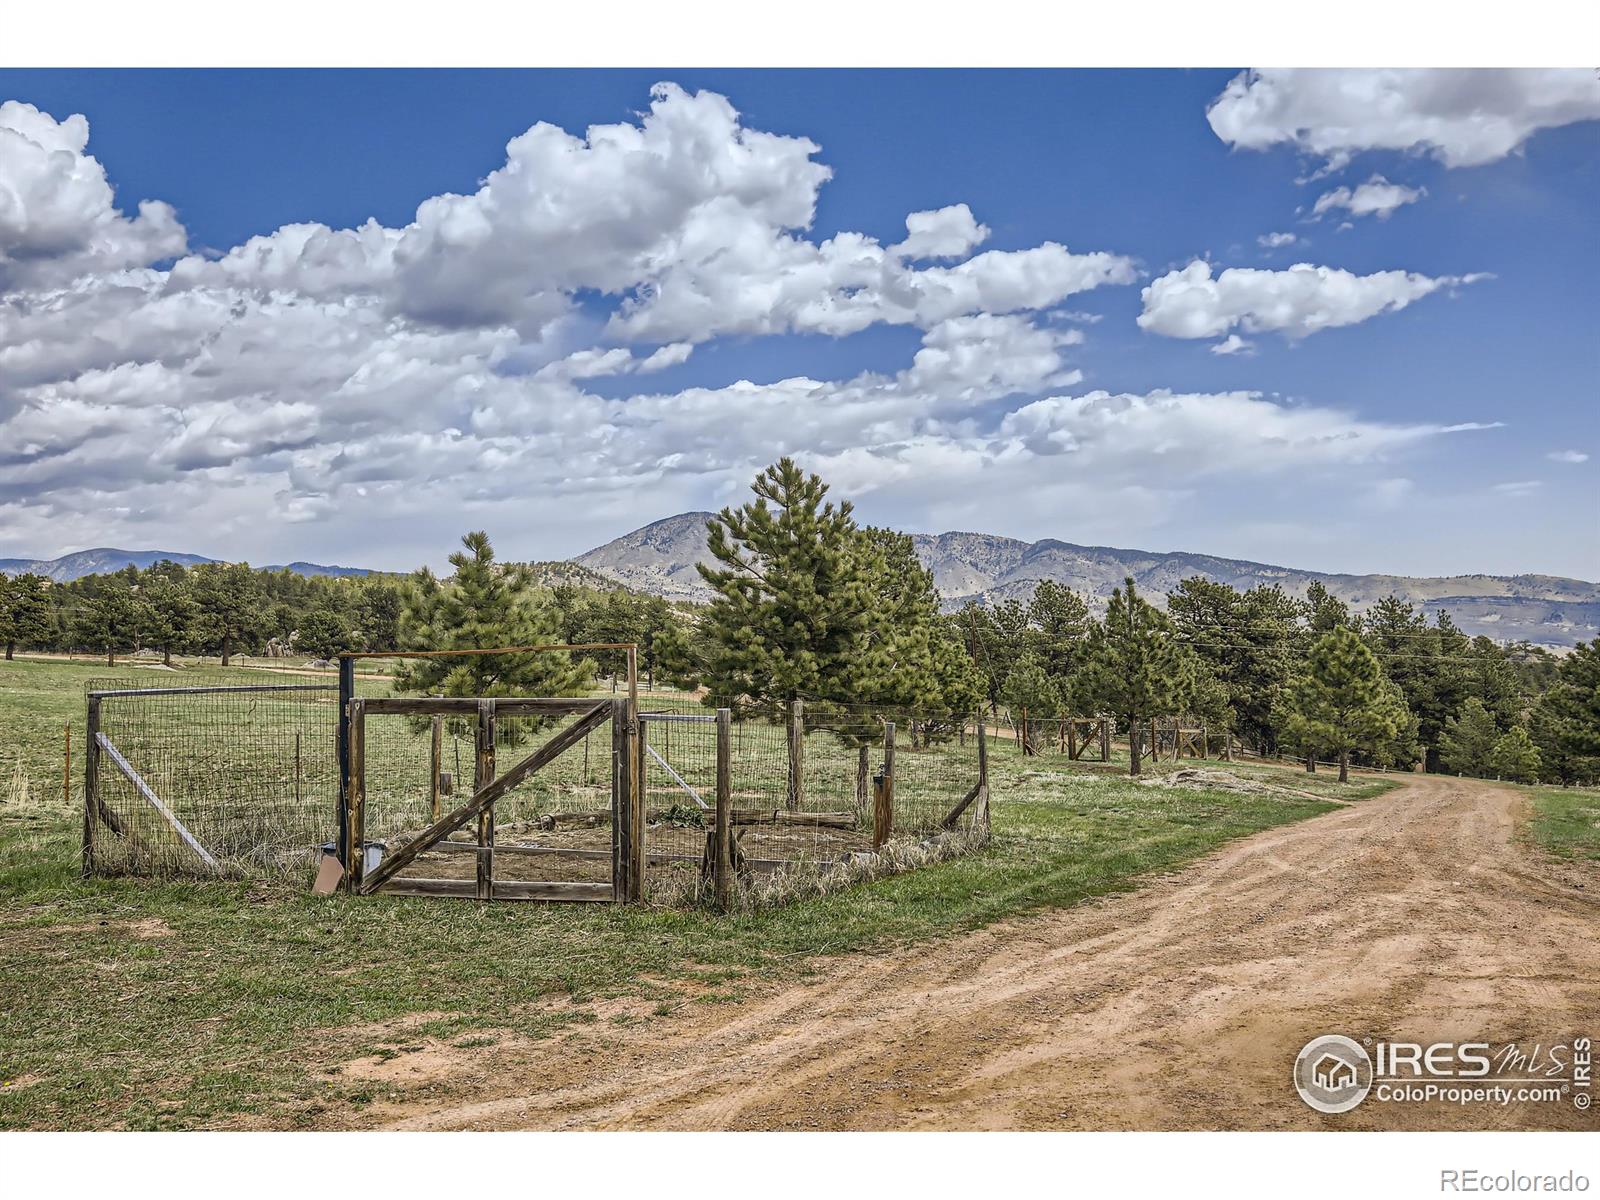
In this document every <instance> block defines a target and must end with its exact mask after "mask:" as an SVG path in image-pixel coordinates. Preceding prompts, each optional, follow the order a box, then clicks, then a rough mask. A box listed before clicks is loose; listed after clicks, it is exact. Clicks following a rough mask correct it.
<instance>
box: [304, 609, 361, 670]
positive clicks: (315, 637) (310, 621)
mask: <svg viewBox="0 0 1600 1200" xmlns="http://www.w3.org/2000/svg"><path fill="white" fill-rule="evenodd" d="M354 641H355V637H354V633H353V632H352V630H351V628H350V618H349V617H348V616H347V615H346V614H345V612H344V610H343V609H341V608H340V607H339V606H338V605H337V604H334V603H332V602H331V600H329V599H324V600H323V601H322V602H321V603H319V604H317V605H315V606H314V607H313V608H311V609H310V611H308V612H306V613H305V614H304V615H303V616H302V617H301V618H300V619H299V620H298V621H297V622H296V623H295V628H294V648H295V651H296V652H297V653H304V654H309V655H311V657H312V658H332V657H333V656H334V655H336V654H338V653H339V652H340V651H343V650H350V649H352V648H353V643H354Z"/></svg>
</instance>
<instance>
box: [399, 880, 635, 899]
mask: <svg viewBox="0 0 1600 1200" xmlns="http://www.w3.org/2000/svg"><path fill="white" fill-rule="evenodd" d="M377 894H379V895H383V896H453V897H456V898H457V899H463V900H474V899H476V898H477V895H478V885H477V881H476V880H472V879H391V880H390V881H389V882H387V883H385V884H384V885H383V887H382V889H381V890H380V891H379V892H378V893H377ZM492 898H493V899H495V900H566V901H588V902H591V903H592V902H595V901H600V902H609V901H610V899H611V885H610V884H609V883H561V882H543V881H531V882H527V883H518V882H509V881H497V882H496V883H495V885H494V896H493V897H492Z"/></svg>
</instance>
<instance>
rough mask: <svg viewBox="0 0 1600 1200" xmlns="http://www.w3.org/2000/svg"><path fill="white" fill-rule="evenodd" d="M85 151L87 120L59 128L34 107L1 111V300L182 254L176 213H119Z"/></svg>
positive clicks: (154, 209)
mask: <svg viewBox="0 0 1600 1200" xmlns="http://www.w3.org/2000/svg"><path fill="white" fill-rule="evenodd" d="M88 144H89V122H88V121H87V120H85V119H84V118H83V117H82V116H71V117H68V118H67V119H66V120H65V121H57V120H56V119H55V118H53V117H52V116H50V115H49V114H48V113H43V112H40V111H39V110H38V109H37V108H35V107H34V106H33V105H31V104H24V103H22V102H20V101H16V100H7V101H6V102H5V103H4V104H0V294H4V293H5V292H9V291H13V290H17V289H20V288H22V287H25V286H26V287H37V286H49V285H60V284H68V283H71V282H72V281H73V280H74V279H77V278H79V277H80V276H82V275H84V274H87V273H89V272H92V271H94V272H102V273H103V272H110V271H117V270H122V269H125V268H129V267H143V266H147V265H149V264H150V263H153V262H156V261H157V260H159V259H163V258H171V257H173V256H174V255H177V254H181V253H183V251H184V248H185V245H186V235H185V233H184V229H183V226H182V225H181V224H180V223H179V222H178V218H177V214H175V213H174V212H173V210H172V207H171V206H170V205H167V204H163V203H161V202H159V201H153V200H146V201H144V202H143V203H141V204H140V205H139V213H138V215H137V216H135V217H128V216H125V215H124V214H123V213H121V212H120V211H118V209H117V207H116V203H115V197H114V196H113V195H112V190H111V185H110V183H108V182H107V181H106V173H105V169H104V168H103V167H102V166H101V165H100V164H99V162H97V161H96V160H95V159H94V158H93V157H92V156H90V155H88V154H86V153H84V150H85V148H86V147H87V146H88Z"/></svg>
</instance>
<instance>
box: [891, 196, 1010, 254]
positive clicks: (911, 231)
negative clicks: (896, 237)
mask: <svg viewBox="0 0 1600 1200" xmlns="http://www.w3.org/2000/svg"><path fill="white" fill-rule="evenodd" d="M988 237H989V227H988V226H987V225H980V224H978V220H977V218H976V217H974V216H973V215H972V210H971V209H970V208H968V207H967V206H966V205H965V204H952V205H950V206H949V207H948V208H937V209H933V210H931V211H929V212H914V213H911V214H909V215H908V216H907V217H906V240H905V241H903V242H900V243H899V244H898V245H895V246H891V247H890V253H892V254H897V255H899V256H900V257H901V258H962V257H964V256H965V255H967V254H969V253H971V252H972V250H973V249H974V248H975V247H977V246H980V245H982V244H983V242H985V241H986V240H987V239H988Z"/></svg>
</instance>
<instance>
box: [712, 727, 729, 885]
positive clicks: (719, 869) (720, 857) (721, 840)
mask: <svg viewBox="0 0 1600 1200" xmlns="http://www.w3.org/2000/svg"><path fill="white" fill-rule="evenodd" d="M716 822H717V824H716V830H715V837H716V859H715V862H714V863H713V865H712V871H713V889H714V891H715V894H716V901H717V907H718V908H719V909H721V910H722V911H724V912H726V911H727V910H728V908H729V906H730V905H731V903H732V899H733V711H732V710H731V709H727V708H719V709H717V815H716Z"/></svg>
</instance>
